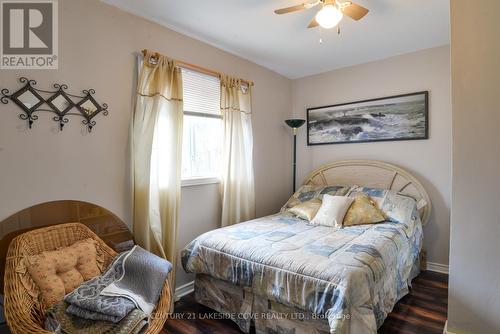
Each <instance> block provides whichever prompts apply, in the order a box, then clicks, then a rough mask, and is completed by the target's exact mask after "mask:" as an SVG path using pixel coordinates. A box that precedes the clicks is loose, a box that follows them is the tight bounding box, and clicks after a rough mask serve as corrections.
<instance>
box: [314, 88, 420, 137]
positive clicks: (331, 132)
mask: <svg viewBox="0 0 500 334" xmlns="http://www.w3.org/2000/svg"><path fill="white" fill-rule="evenodd" d="M428 113H429V92H427V91H424V92H418V93H411V94H404V95H397V96H389V97H383V98H378V99H371V100H364V101H358V102H349V103H342V104H335V105H331V106H324V107H315V108H308V109H307V145H323V144H344V143H360V142H372V141H389V140H414V139H428V138H429V120H428Z"/></svg>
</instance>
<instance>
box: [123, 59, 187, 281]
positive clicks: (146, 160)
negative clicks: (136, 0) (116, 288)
mask: <svg viewBox="0 0 500 334" xmlns="http://www.w3.org/2000/svg"><path fill="white" fill-rule="evenodd" d="M151 56H152V53H150V52H147V53H146V55H145V56H144V61H143V65H142V67H141V70H140V74H139V79H138V87H137V100H136V107H135V113H134V118H133V125H132V128H133V129H132V141H133V143H132V148H133V159H132V163H133V176H134V226H133V227H134V237H135V239H136V241H137V243H138V244H139V245H140V246H142V247H144V248H145V249H147V250H149V251H151V252H153V253H155V254H157V255H159V256H162V257H164V258H166V259H167V260H169V261H170V262H172V264H173V268H174V273H173V274H172V275H171V278H172V279H173V277H175V267H176V250H177V226H178V216H179V207H180V178H181V175H180V173H181V161H182V154H181V149H182V119H183V108H182V77H181V71H180V69H179V68H178V67H177V66H176V65H175V63H174V61H172V60H170V59H168V58H166V57H164V56H157V57H156V59H157V61H154V63H153V62H150V59H151ZM160 171H161V173H160ZM172 283H173V282H172ZM173 287H174V284H172V288H173Z"/></svg>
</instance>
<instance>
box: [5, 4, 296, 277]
mask: <svg viewBox="0 0 500 334" xmlns="http://www.w3.org/2000/svg"><path fill="white" fill-rule="evenodd" d="M59 34H60V37H59V46H60V52H59V56H60V57H59V59H60V60H59V70H53V71H48V70H45V71H33V70H32V71H14V70H0V87H1V88H9V89H11V91H12V89H14V90H15V89H16V88H18V87H20V84H19V83H18V81H17V80H18V78H19V77H20V76H28V77H30V78H33V79H36V80H37V81H38V83H39V87H40V88H50V87H51V85H52V84H53V83H55V82H61V83H67V84H68V85H69V86H70V89H71V91H73V92H79V91H80V90H82V89H85V88H89V87H92V88H94V89H95V90H96V92H97V94H96V98H97V100H98V101H101V102H107V103H108V104H109V110H110V115H109V117H107V118H105V117H100V116H99V117H98V118H97V126H96V127H95V129H94V132H93V133H92V134H90V135H89V134H87V133H86V132H85V131H84V129H83V126H81V124H79V119H78V118H73V119H72V120H71V121H70V124H68V125H67V126H66V128H65V129H64V131H63V132H59V131H58V130H57V124H56V123H55V122H53V121H52V120H51V116H50V115H48V114H42V113H40V119H39V120H38V121H37V122H36V123H35V125H34V128H33V129H32V130H30V131H28V130H27V129H26V124H25V122H23V121H21V120H20V119H18V116H17V115H18V114H19V109H18V108H17V107H16V106H14V105H13V103H11V102H10V103H9V104H8V105H6V106H5V105H0V116H1V120H0V221H1V220H2V219H4V218H6V217H7V216H9V215H11V214H13V213H15V212H17V211H19V210H21V209H24V208H26V207H29V206H32V205H34V204H36V203H40V202H45V201H51V200H59V199H78V200H83V201H89V202H93V203H96V204H99V205H101V206H103V207H105V208H107V209H109V210H111V211H113V212H114V213H116V214H117V215H118V216H119V217H121V218H122V219H123V220H124V221H126V222H127V223H128V224H130V223H131V203H130V190H129V189H130V188H129V181H128V180H129V177H128V169H127V166H128V158H127V147H126V143H127V140H128V129H129V120H130V115H131V97H132V94H133V91H132V90H133V88H132V87H133V79H134V75H133V74H134V71H135V57H134V53H135V52H137V51H139V50H141V49H143V48H150V49H153V50H158V51H160V52H162V53H164V54H166V55H169V56H171V57H174V58H178V59H182V60H184V61H187V62H191V63H194V64H199V65H201V66H205V67H208V68H211V69H215V70H219V71H222V72H225V73H228V74H233V75H237V76H240V77H243V78H245V79H250V80H253V81H254V82H255V87H254V89H253V111H254V114H253V126H254V138H255V144H254V156H255V180H256V194H257V199H256V202H257V214H258V215H265V214H269V213H272V212H274V211H276V210H277V209H278V208H279V207H280V206H281V205H282V203H283V202H284V201H285V200H286V198H287V196H288V195H289V192H290V188H291V185H290V176H291V173H290V172H289V168H288V165H289V161H290V158H289V157H290V154H291V150H290V148H289V146H288V143H289V142H290V137H289V133H288V131H287V129H286V128H284V127H283V126H282V123H283V120H284V119H286V118H287V116H288V115H289V112H290V109H291V83H290V81H289V80H288V79H286V78H284V77H282V76H280V75H278V74H276V73H275V72H272V71H270V70H267V69H264V68H263V67H260V66H258V65H255V64H253V63H251V62H249V61H246V60H243V59H241V58H238V57H236V56H233V55H231V54H229V53H227V52H224V51H221V50H219V49H216V48H214V47H211V46H209V45H207V44H204V43H202V42H199V41H196V40H194V39H191V38H189V37H186V36H183V35H180V34H178V33H176V32H174V31H171V30H168V29H166V28H164V27H161V26H159V25H157V24H154V23H151V22H148V21H146V20H144V19H142V18H139V17H136V16H133V15H130V14H127V13H125V12H123V11H121V10H119V9H116V8H114V7H111V6H108V5H106V4H103V3H101V2H99V1H96V0H86V1H81V0H80V1H78V0H64V1H59ZM204 187H205V188H206V189H204V190H203V191H204V192H205V195H203V196H199V193H196V194H194V192H195V190H194V189H189V190H186V189H183V195H184V198H183V201H182V206H183V209H182V214H181V228H180V231H181V232H180V233H181V235H180V240H181V241H187V240H190V239H192V238H194V237H195V236H197V235H198V234H199V233H201V232H204V231H206V230H209V229H212V228H213V227H215V226H216V224H217V222H218V219H219V217H218V215H216V214H214V213H213V210H215V209H213V208H217V207H218V202H217V196H216V195H217V194H216V192H215V191H214V189H215V187H214V186H213V185H212V186H201V188H204ZM191 196H193V197H192V199H191ZM203 208H212V209H210V210H212V211H210V213H208V214H206V215H205V213H204V212H203ZM191 223H193V224H195V225H196V226H192V224H191ZM181 283H182V282H181Z"/></svg>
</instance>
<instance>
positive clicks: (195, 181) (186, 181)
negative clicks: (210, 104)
mask: <svg viewBox="0 0 500 334" xmlns="http://www.w3.org/2000/svg"><path fill="white" fill-rule="evenodd" d="M189 71H193V70H191V69H189ZM193 72H197V71H193ZM198 73H200V74H204V75H207V74H205V73H202V72H198ZM183 116H193V117H201V118H215V119H220V120H221V121H222V114H220V113H219V114H212V113H205V112H196V111H185V110H183ZM220 182H221V179H220V176H219V177H217V176H201V177H192V178H182V173H181V187H191V186H199V185H206V184H218V183H220Z"/></svg>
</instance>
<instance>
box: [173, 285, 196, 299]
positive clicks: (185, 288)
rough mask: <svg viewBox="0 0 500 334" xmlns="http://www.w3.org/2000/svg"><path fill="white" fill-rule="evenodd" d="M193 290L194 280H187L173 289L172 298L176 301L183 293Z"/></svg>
mask: <svg viewBox="0 0 500 334" xmlns="http://www.w3.org/2000/svg"><path fill="white" fill-rule="evenodd" d="M193 291H194V281H191V282H188V283H186V284H184V285H181V286H179V287H177V288H176V289H175V295H174V300H175V301H178V300H179V299H181V298H182V297H184V296H185V295H189V294H190V293H191V292H193Z"/></svg>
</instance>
